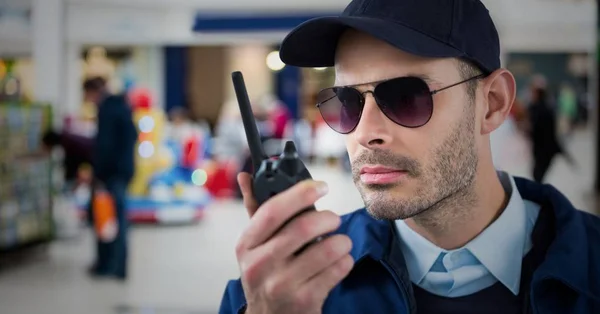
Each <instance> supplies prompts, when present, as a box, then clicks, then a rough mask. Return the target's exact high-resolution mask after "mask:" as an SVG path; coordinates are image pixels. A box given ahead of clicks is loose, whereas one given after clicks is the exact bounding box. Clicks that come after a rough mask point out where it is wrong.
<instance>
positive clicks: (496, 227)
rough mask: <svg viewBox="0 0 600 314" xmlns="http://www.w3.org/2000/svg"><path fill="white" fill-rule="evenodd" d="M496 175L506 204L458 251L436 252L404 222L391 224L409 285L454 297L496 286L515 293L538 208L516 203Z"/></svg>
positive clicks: (505, 180) (507, 179)
mask: <svg viewBox="0 0 600 314" xmlns="http://www.w3.org/2000/svg"><path fill="white" fill-rule="evenodd" d="M498 176H499V178H500V181H501V182H502V186H503V187H504V190H505V191H506V192H507V193H508V194H509V195H510V199H509V201H508V204H507V206H506V208H505V209H504V211H503V212H502V214H501V215H500V217H498V219H496V220H495V221H494V222H493V223H492V224H491V225H490V226H488V227H487V228H486V229H485V230H484V231H483V232H482V233H481V234H479V235H478V236H477V237H476V238H475V239H473V240H471V241H470V242H469V243H467V244H466V245H465V246H464V247H462V248H459V249H456V250H451V251H448V250H444V249H442V248H439V247H437V246H436V245H435V244H433V243H431V242H429V241H428V240H427V239H425V238H424V237H422V236H421V235H419V234H418V233H416V232H415V231H414V230H412V229H411V228H410V227H408V225H406V223H405V222H404V221H402V220H397V221H396V226H397V228H398V231H399V236H400V238H401V239H400V243H401V249H402V252H403V254H404V258H405V260H406V265H407V268H408V272H409V276H410V279H411V281H412V282H413V283H414V284H416V285H418V286H419V287H421V288H423V289H425V290H427V291H429V292H431V293H433V294H436V295H440V296H445V297H460V296H465V295H470V294H473V293H475V292H478V291H480V290H483V289H485V288H487V287H490V286H491V285H493V284H495V283H497V282H498V281H500V282H501V283H502V284H503V285H504V286H505V287H506V288H508V289H509V290H510V291H511V292H512V293H513V294H515V295H518V294H519V287H520V283H521V263H522V260H523V257H524V256H525V255H526V254H527V253H528V252H529V250H530V249H531V247H532V245H533V244H532V241H531V233H532V232H533V227H534V225H535V222H536V220H537V217H538V214H539V210H540V206H539V205H538V204H536V203H533V202H530V201H527V200H523V199H522V198H521V194H520V193H519V191H518V190H517V187H516V185H515V182H514V179H513V178H512V177H511V176H510V175H508V174H507V173H504V172H498Z"/></svg>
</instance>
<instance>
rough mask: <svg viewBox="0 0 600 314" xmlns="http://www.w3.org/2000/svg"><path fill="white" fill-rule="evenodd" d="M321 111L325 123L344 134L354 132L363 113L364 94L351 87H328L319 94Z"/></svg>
mask: <svg viewBox="0 0 600 314" xmlns="http://www.w3.org/2000/svg"><path fill="white" fill-rule="evenodd" d="M317 104H318V105H319V111H320V112H321V116H322V117H323V120H325V123H327V125H329V127H331V128H332V129H333V130H334V131H336V132H338V133H342V134H347V133H350V132H352V130H354V128H355V127H356V126H357V125H358V121H359V120H360V115H361V113H362V95H361V94H360V92H359V91H357V90H356V89H354V88H349V87H339V88H338V87H334V88H327V89H324V90H322V91H321V92H319V94H318V95H317Z"/></svg>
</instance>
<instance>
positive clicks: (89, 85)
mask: <svg viewBox="0 0 600 314" xmlns="http://www.w3.org/2000/svg"><path fill="white" fill-rule="evenodd" d="M105 87H106V80H105V79H104V78H102V77H99V76H98V77H93V78H89V79H87V80H85V82H83V90H84V91H86V92H99V91H102V90H103V89H104V88H105Z"/></svg>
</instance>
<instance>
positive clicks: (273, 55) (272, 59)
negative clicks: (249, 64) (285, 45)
mask: <svg viewBox="0 0 600 314" xmlns="http://www.w3.org/2000/svg"><path fill="white" fill-rule="evenodd" d="M267 67H269V69H271V71H279V70H281V69H283V68H284V67H285V63H283V61H281V59H280V58H279V51H271V52H269V54H268V55H267Z"/></svg>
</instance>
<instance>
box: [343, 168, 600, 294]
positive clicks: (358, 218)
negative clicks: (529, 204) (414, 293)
mask: <svg viewBox="0 0 600 314" xmlns="http://www.w3.org/2000/svg"><path fill="white" fill-rule="evenodd" d="M515 183H516V185H517V189H518V190H519V192H520V193H521V196H522V197H523V199H526V200H530V201H533V202H536V203H538V204H540V205H541V207H542V208H543V209H547V210H552V212H553V213H552V214H553V216H554V219H553V220H554V221H555V222H556V224H555V227H554V229H555V238H554V241H553V242H552V243H551V244H550V246H549V248H548V251H547V254H546V256H545V259H544V261H543V262H542V264H541V265H540V266H539V267H538V269H537V270H536V271H535V274H534V276H533V283H532V288H533V289H534V290H536V289H539V290H544V288H542V286H543V285H544V284H543V283H544V282H547V281H548V280H554V281H556V282H558V283H560V284H561V285H562V288H566V289H569V290H572V291H574V292H576V293H577V294H581V295H585V296H588V297H590V298H593V299H596V300H598V301H599V302H600V285H590V280H596V279H597V278H600V271H598V270H596V269H597V268H598V267H597V266H594V267H591V268H590V266H592V265H600V254H598V255H594V256H591V254H590V247H591V246H592V245H595V246H596V247H600V237H599V236H598V235H596V234H594V235H593V238H591V239H592V240H589V239H590V234H588V232H589V231H588V229H587V225H586V222H585V221H584V215H586V214H584V213H581V212H579V211H577V210H576V209H575V208H574V207H573V205H572V204H571V203H570V202H569V201H568V200H567V199H566V198H565V196H563V195H562V194H561V193H560V192H559V191H558V190H556V189H555V188H554V187H552V186H550V185H540V184H537V183H534V182H532V181H529V180H527V179H523V178H518V177H515ZM343 219H344V220H345V221H344V223H343V224H342V226H343V227H342V229H340V230H339V231H340V232H342V233H345V234H347V235H349V236H350V238H351V239H352V241H353V249H352V252H351V255H352V257H353V258H354V260H355V261H356V263H360V262H361V261H362V260H363V259H365V257H370V258H372V259H374V260H376V261H380V260H385V259H386V258H387V257H388V256H390V253H391V250H392V248H393V247H394V246H395V245H393V240H394V237H395V236H396V235H395V232H394V227H393V223H391V222H389V221H382V220H376V219H374V218H372V217H371V216H370V215H369V214H368V213H367V211H366V210H365V209H364V208H363V209H360V210H358V211H356V212H355V213H353V214H351V215H346V216H344V218H343ZM588 219H589V218H588ZM589 241H593V243H590V242H589ZM597 250H599V251H600V249H597ZM592 257H593V259H594V260H591V259H592ZM595 259H598V260H595ZM402 262H404V261H402ZM590 278H592V279H590ZM540 288H541V289H540ZM546 290H547V289H546ZM563 291H564V290H563Z"/></svg>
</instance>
